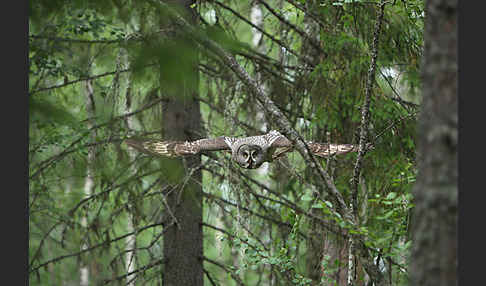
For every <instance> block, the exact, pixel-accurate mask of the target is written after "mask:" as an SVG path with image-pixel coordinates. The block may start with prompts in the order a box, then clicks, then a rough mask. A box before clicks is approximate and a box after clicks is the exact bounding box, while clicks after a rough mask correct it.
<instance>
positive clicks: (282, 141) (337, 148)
mask: <svg viewBox="0 0 486 286" xmlns="http://www.w3.org/2000/svg"><path fill="white" fill-rule="evenodd" d="M306 143H307V146H309V150H310V151H311V152H312V154H314V155H316V156H319V157H327V156H330V155H340V154H346V153H349V152H356V151H358V146H357V145H353V144H334V143H330V144H329V143H317V142H311V141H309V142H306ZM271 146H272V147H275V148H277V150H276V151H275V153H274V154H273V156H272V157H273V158H278V157H280V156H282V155H283V154H285V153H287V152H291V151H293V150H294V148H293V144H292V142H291V141H290V140H289V139H287V138H286V137H285V136H284V135H282V134H279V135H278V136H277V137H276V138H275V139H274V140H273V142H272V145H271Z"/></svg>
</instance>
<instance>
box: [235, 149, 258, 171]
mask: <svg viewBox="0 0 486 286" xmlns="http://www.w3.org/2000/svg"><path fill="white" fill-rule="evenodd" d="M235 161H236V163H238V165H240V167H242V168H246V169H256V168H258V167H260V166H261V165H262V164H263V163H264V162H265V152H264V150H263V149H262V147H260V146H258V145H249V144H243V145H241V146H240V147H239V148H238V150H237V153H236V156H235Z"/></svg>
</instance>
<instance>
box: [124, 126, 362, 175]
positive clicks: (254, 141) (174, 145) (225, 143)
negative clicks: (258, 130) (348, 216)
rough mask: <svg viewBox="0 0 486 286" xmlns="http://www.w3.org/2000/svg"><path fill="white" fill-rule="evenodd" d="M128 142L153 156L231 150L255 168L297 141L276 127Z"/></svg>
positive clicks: (321, 149) (332, 150)
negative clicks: (189, 138)
mask: <svg viewBox="0 0 486 286" xmlns="http://www.w3.org/2000/svg"><path fill="white" fill-rule="evenodd" d="M125 143H126V144H127V145H128V146H130V147H133V148H135V149H137V150H139V151H141V152H143V153H146V154H150V155H159V156H168V157H177V156H185V155H196V154H199V153H201V152H206V151H222V150H231V153H232V154H231V157H232V159H233V160H234V161H235V162H236V163H238V164H239V165H240V166H241V167H243V168H249V169H254V168H258V167H260V166H261V165H262V164H263V163H264V162H271V161H272V160H274V159H277V158H278V157H280V156H282V155H283V154H285V153H287V152H292V151H294V148H293V144H292V142H291V141H290V140H288V139H287V138H286V137H285V136H284V135H282V134H280V133H279V132H278V131H276V130H272V131H270V132H268V133H267V134H263V135H259V136H249V137H243V138H236V137H226V136H222V137H217V138H203V139H199V140H195V141H185V142H181V141H158V140H150V139H135V138H131V139H127V140H125ZM307 145H308V146H309V150H310V152H311V153H313V154H314V155H316V156H319V157H327V156H329V155H340V154H345V153H349V152H356V151H357V150H358V147H357V146H356V145H352V144H328V143H318V142H307Z"/></svg>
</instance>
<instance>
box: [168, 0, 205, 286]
mask: <svg viewBox="0 0 486 286" xmlns="http://www.w3.org/2000/svg"><path fill="white" fill-rule="evenodd" d="M171 2H172V3H174V1H171ZM178 2H179V3H180V4H183V5H184V7H185V9H186V11H188V12H192V11H191V9H190V8H189V5H190V4H191V3H188V2H192V1H178ZM191 16H192V19H189V21H190V22H191V23H193V24H195V23H196V17H195V15H194V14H192V13H191ZM184 44H187V43H184ZM194 49H195V47H194ZM161 65H162V66H161V69H163V65H164V63H161ZM197 67H198V58H197V57H196V58H194V62H192V63H191V68H190V70H189V71H187V72H186V73H185V74H184V78H183V79H180V81H179V82H180V86H175V87H174V89H173V91H174V94H170V95H169V98H168V101H167V102H166V104H165V106H164V107H163V112H162V120H163V122H162V127H163V138H164V139H167V140H195V139H198V138H200V136H201V135H202V134H201V133H202V128H201V113H200V109H199V101H198V100H196V97H197V96H198V90H197V88H198V83H199V75H198V70H197ZM165 72H171V71H166V70H164V71H162V70H161V77H164V73H165ZM166 90H167V89H165V88H164V86H162V90H161V92H162V93H165V91H166ZM169 160H170V161H173V162H168V161H169ZM167 163H168V165H172V163H174V164H175V165H172V166H173V167H175V168H173V169H171V170H167V171H168V172H167V173H170V172H172V174H171V175H170V176H171V177H172V178H173V179H174V183H179V186H180V187H177V188H175V189H174V190H173V191H172V192H170V193H169V194H168V195H167V205H168V207H169V208H170V210H169V209H166V210H165V213H166V222H168V223H170V222H171V221H173V222H175V225H173V226H172V227H169V228H168V229H167V232H166V233H165V235H164V243H163V251H164V258H165V265H164V271H163V285H166V286H169V285H170V286H176V285H177V286H178V285H191V286H193V285H194V286H198V285H201V286H202V285H203V281H204V279H203V267H202V256H203V237H202V187H201V186H202V185H201V182H202V174H201V171H200V170H197V169H194V168H197V167H198V166H199V165H200V164H201V157H200V156H190V157H187V158H184V159H167ZM183 163H184V164H183ZM176 169H183V170H184V171H183V172H180V173H178V174H175V173H177V172H175V171H174V170H176ZM174 174H175V175H174ZM188 176H190V178H189V179H188V178H187V177H188ZM163 179H166V178H165V177H164V178H163Z"/></svg>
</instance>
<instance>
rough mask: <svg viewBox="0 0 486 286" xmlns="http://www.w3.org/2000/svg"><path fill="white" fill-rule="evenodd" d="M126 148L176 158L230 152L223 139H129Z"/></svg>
mask: <svg viewBox="0 0 486 286" xmlns="http://www.w3.org/2000/svg"><path fill="white" fill-rule="evenodd" d="M125 144H127V145H128V146H130V147H132V148H134V149H136V150H138V151H140V152H143V153H145V154H149V155H157V156H166V157H178V156H185V155H196V154H199V153H201V152H204V151H220V150H231V149H230V147H229V146H228V144H226V142H225V138H224V137H217V138H204V139H199V140H196V141H160V140H153V139H138V138H130V139H126V140H125Z"/></svg>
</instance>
